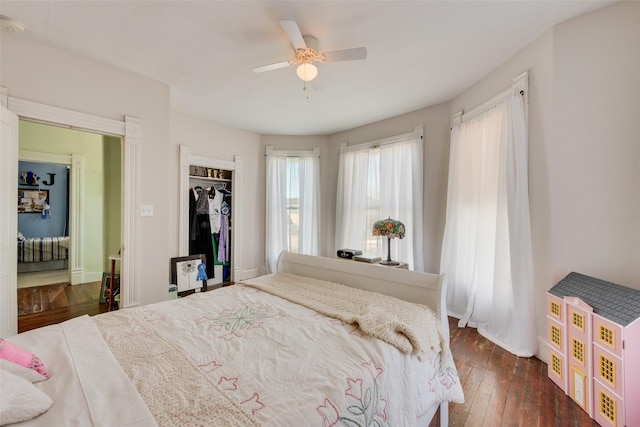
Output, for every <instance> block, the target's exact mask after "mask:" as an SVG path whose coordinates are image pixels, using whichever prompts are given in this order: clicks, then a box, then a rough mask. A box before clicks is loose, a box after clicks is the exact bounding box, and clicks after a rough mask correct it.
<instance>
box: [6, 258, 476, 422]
mask: <svg viewBox="0 0 640 427" xmlns="http://www.w3.org/2000/svg"><path fill="white" fill-rule="evenodd" d="M344 285H347V286H344ZM443 288H444V284H443V277H442V276H439V275H435V274H427V273H417V272H412V271H408V270H400V269H393V268H386V267H380V266H374V265H368V264H365V263H358V262H354V261H346V260H340V259H331V258H322V257H312V256H307V255H299V254H292V253H286V252H285V253H283V254H282V255H281V256H280V258H279V260H278V272H277V273H276V274H274V275H268V276H263V277H260V278H256V279H252V280H248V281H245V282H240V283H238V284H236V285H233V286H228V287H225V288H222V289H218V290H215V291H210V292H206V293H196V294H193V295H191V296H189V297H187V298H181V299H178V300H174V301H167V302H162V303H158V304H151V305H147V306H140V307H134V308H129V309H125V310H119V311H115V312H111V313H105V314H102V315H98V316H94V317H92V318H89V317H87V316H84V317H80V318H77V319H72V320H70V321H67V322H64V323H61V324H59V325H52V326H47V327H45V328H40V329H37V330H34V331H29V332H25V333H23V334H19V335H16V336H14V337H11V338H9V339H8V340H7V341H10V342H11V343H12V344H13V345H16V346H18V347H20V348H22V349H25V350H27V351H30V352H32V353H33V354H35V355H37V356H39V357H40V359H41V360H42V361H43V362H44V366H46V368H47V369H48V374H49V378H48V379H46V380H43V381H38V382H35V383H33V384H31V386H32V387H33V388H36V389H37V390H39V391H42V392H44V394H45V395H47V396H50V397H51V398H52V401H53V405H51V406H50V408H49V409H48V410H46V412H44V413H42V414H41V415H39V416H36V417H35V418H33V419H31V420H29V421H25V422H22V423H19V424H16V425H19V426H47V425H83V426H91V425H96V426H97V425H109V426H154V425H160V426H174V425H175V426H190V425H193V426H195V425H210V426H227V425H228V426H253V425H255V426H257V425H263V426H285V425H296V426H304V425H317V426H337V425H347V426H356V425H370V426H383V425H389V426H410V425H420V426H427V425H429V423H430V421H431V420H432V418H433V417H434V416H435V414H436V413H437V412H438V409H439V422H440V425H441V426H446V425H448V410H447V402H462V401H463V399H464V398H463V395H462V388H461V386H460V383H459V379H458V375H457V372H456V369H455V365H454V363H453V359H452V357H451V354H450V352H449V348H448V322H447V318H446V310H444V292H443V290H444V289H443ZM367 291H373V292H367ZM381 294H385V295H389V296H391V297H394V298H389V297H386V296H382V295H381ZM334 297H335V298H334ZM406 301H411V302H412V303H407V302H406ZM425 306H428V307H430V308H431V310H429V309H427V308H426V307H425ZM311 307H313V308H311ZM385 310H386V311H387V312H385ZM323 313H324V314H323ZM389 313H391V314H389ZM328 314H330V315H328ZM413 318H417V319H418V321H417V322H416V325H417V326H413V322H412V319H413ZM354 321H355V322H357V325H359V327H358V326H357V325H356V324H353V323H351V322H354ZM364 331H366V333H365V332H364ZM399 332H400V333H399ZM370 334H371V335H370ZM372 335H373V336H376V337H377V338H374V337H373V336H372ZM5 365H6V363H5ZM0 368H2V365H0ZM0 419H1V417H0ZM61 420H64V422H62V421H61Z"/></svg>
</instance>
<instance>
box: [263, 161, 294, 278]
mask: <svg viewBox="0 0 640 427" xmlns="http://www.w3.org/2000/svg"><path fill="white" fill-rule="evenodd" d="M266 185H267V194H266V196H267V203H266V207H267V211H266V218H267V229H266V236H265V237H266V247H265V255H266V264H267V272H268V273H274V272H275V271H276V262H277V261H278V255H280V252H282V251H284V250H286V249H287V247H288V239H287V230H288V221H289V217H288V215H287V157H286V156H280V155H277V154H267V182H266Z"/></svg>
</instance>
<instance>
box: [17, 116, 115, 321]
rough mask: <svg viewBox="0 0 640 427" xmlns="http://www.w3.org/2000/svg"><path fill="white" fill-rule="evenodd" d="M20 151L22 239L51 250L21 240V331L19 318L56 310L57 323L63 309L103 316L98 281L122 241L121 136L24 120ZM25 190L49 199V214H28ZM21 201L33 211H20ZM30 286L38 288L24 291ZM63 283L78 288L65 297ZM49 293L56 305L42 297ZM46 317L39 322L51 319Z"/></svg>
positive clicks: (73, 315) (43, 211)
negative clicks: (42, 242) (35, 191)
mask: <svg viewBox="0 0 640 427" xmlns="http://www.w3.org/2000/svg"><path fill="white" fill-rule="evenodd" d="M19 149H20V151H19V159H20V162H19V166H18V178H19V180H18V182H19V185H18V189H19V200H18V204H19V209H18V212H19V213H18V221H17V222H18V232H19V234H18V236H19V237H20V236H23V238H24V239H25V244H26V243H29V242H36V244H35V246H36V247H39V248H44V247H46V248H47V249H48V252H46V251H45V253H40V252H38V250H33V249H25V248H23V249H22V250H21V248H20V242H18V268H17V271H18V274H17V282H18V289H19V291H18V314H19V316H18V323H19V325H18V326H19V327H18V329H19V330H24V328H22V327H21V325H20V323H21V316H20V315H22V316H26V315H28V314H33V313H42V312H45V311H47V310H52V309H55V310H58V312H57V317H56V319H59V318H60V309H63V308H66V309H67V310H63V311H65V312H68V313H69V318H71V317H75V316H77V315H82V314H95V313H96V312H100V311H99V309H98V308H97V306H98V304H99V297H100V295H99V293H100V284H101V281H102V279H103V277H104V274H105V272H107V271H109V267H110V265H109V264H108V262H107V258H108V256H109V255H111V254H116V253H118V251H119V250H120V247H121V243H122V242H121V223H122V197H121V195H122V178H121V177H122V167H121V158H122V138H121V137H116V136H110V135H100V134H98V133H93V132H87V131H81V130H76V129H69V128H66V127H61V126H55V125H50V124H43V123H37V122H33V121H28V120H20V121H19ZM26 160H28V161H26ZM60 168H63V169H60ZM34 175H35V176H36V178H34ZM25 177H29V178H28V179H24V178H25ZM25 181H29V182H30V183H31V184H32V185H31V186H28V185H25V184H27V183H25ZM21 188H23V189H24V188H26V189H31V190H33V189H37V191H39V192H41V193H42V194H43V195H46V196H47V202H48V203H46V205H44V206H45V207H47V209H38V208H36V209H35V210H36V211H37V212H31V211H29V210H30V208H29V200H26V201H25V200H21V199H20V194H21V193H20V189H21ZM22 194H34V193H33V191H32V192H31V193H28V192H27V191H23V192H22ZM35 194H37V193H35ZM21 204H22V205H25V206H26V210H27V211H29V212H26V213H23V212H21V210H20V205H21ZM24 210H25V209H23V211H24ZM38 240H40V241H45V242H46V245H39V244H38V243H37V242H38ZM58 245H61V246H58ZM25 246H26V245H25ZM35 252H38V253H35ZM51 252H53V253H51ZM21 255H28V256H21ZM54 258H55V259H54ZM29 286H34V287H38V289H32V290H29V291H25V290H24V289H23V288H25V287H29ZM61 286H62V287H61ZM64 286H73V287H75V288H76V290H75V291H73V293H70V290H68V289H67V290H65V292H62V291H61V290H60V289H63V288H64ZM80 289H86V290H87V291H82V292H80ZM96 289H97V291H95V290H96ZM88 290H91V292H89V291H88ZM94 291H95V292H94ZM93 293H95V297H94V296H93V295H92V294H93ZM76 294H77V295H80V294H82V295H83V298H82V300H81V304H82V306H83V309H82V310H78V307H75V308H74V307H72V306H73V305H74V304H76V305H77V304H78V303H79V302H80V300H78V298H76V297H69V298H65V295H76ZM25 295H28V296H27V297H25ZM51 295H54V296H55V298H56V300H55V303H52V301H50V300H47V298H45V297H41V296H51ZM83 310H85V311H86V310H89V312H87V313H85V312H83ZM44 314H46V313H43V314H42V315H40V317H41V318H46V316H45V315H44ZM23 320H25V321H26V318H25V317H23ZM58 321H59V320H58ZM39 326H43V325H39Z"/></svg>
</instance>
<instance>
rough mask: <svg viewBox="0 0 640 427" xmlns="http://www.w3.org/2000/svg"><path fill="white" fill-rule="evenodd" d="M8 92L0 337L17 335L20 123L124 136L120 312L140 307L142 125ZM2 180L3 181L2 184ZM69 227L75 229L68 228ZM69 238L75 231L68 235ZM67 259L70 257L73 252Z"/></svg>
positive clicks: (2, 94) (1, 194) (1, 114)
mask: <svg viewBox="0 0 640 427" xmlns="http://www.w3.org/2000/svg"><path fill="white" fill-rule="evenodd" d="M7 92H8V91H7V89H6V88H3V87H0V104H2V108H0V121H1V122H2V123H1V124H2V126H0V131H1V132H0V145H1V146H2V151H3V156H0V166H2V167H1V168H0V175H2V177H3V179H2V180H0V210H2V211H3V212H6V214H7V215H6V218H7V220H6V221H5V223H4V227H0V252H1V253H2V256H1V257H0V336H2V337H5V336H10V335H13V334H16V333H17V331H18V322H17V300H16V294H17V283H16V282H17V277H16V268H15V265H16V262H17V261H16V251H15V250H14V249H13V248H14V246H13V245H15V242H16V241H15V240H14V238H15V237H14V236H15V232H16V230H17V224H16V221H15V219H16V217H15V216H14V215H13V212H15V211H16V198H15V193H14V188H15V187H14V186H13V183H14V181H13V179H14V177H15V176H16V175H17V165H18V127H19V123H18V122H19V120H18V118H19V117H20V118H23V119H29V120H34V121H37V122H41V123H55V124H58V125H60V126H65V127H69V128H75V129H85V130H88V131H90V132H97V133H103V134H105V135H115V136H119V137H122V140H121V144H122V157H121V165H122V189H123V192H122V223H121V227H122V232H121V240H122V247H121V268H120V269H121V274H120V296H121V301H120V303H119V306H120V307H131V306H135V305H137V304H138V294H139V292H138V288H139V283H138V282H137V281H136V280H135V278H136V277H137V268H136V262H135V257H136V253H137V248H138V246H139V242H138V241H137V240H136V239H135V238H134V237H135V236H136V235H137V230H138V226H137V224H136V221H135V218H134V214H135V210H134V209H136V208H137V207H138V206H139V204H140V195H139V192H138V191H137V189H138V186H139V181H140V177H139V174H138V172H137V171H138V170H139V169H140V162H141V160H140V155H141V149H140V144H141V141H142V131H143V126H142V122H141V120H140V119H138V118H136V117H133V116H124V115H123V116H122V119H121V120H114V119H109V118H105V117H100V116H95V115H92V114H87V113H81V112H76V111H72V110H67V109H64V108H59V107H54V106H51V105H46V104H42V103H39V102H34V101H27V100H25V99H20V98H14V97H11V96H7ZM5 178H6V179H5ZM71 228H73V227H71ZM71 233H72V234H73V231H72V232H71ZM71 257H72V258H74V255H73V253H72V254H71Z"/></svg>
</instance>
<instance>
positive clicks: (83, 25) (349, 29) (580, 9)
mask: <svg viewBox="0 0 640 427" xmlns="http://www.w3.org/2000/svg"><path fill="white" fill-rule="evenodd" d="M611 2H612V1H611V0H603V1H586V0H584V1H582V0H571V1H558V0H555V1H551V0H549V1H545V0H535V1H520V0H510V1H479V0H475V1H364V0H360V1H288V2H287V1H202V0H201V1H24V0H22V1H8V0H0V13H2V14H3V15H7V16H9V17H11V18H13V19H16V20H19V21H21V22H23V23H24V24H25V25H26V32H25V33H24V35H23V36H24V37H29V38H32V39H36V40H40V41H42V42H45V43H48V44H50V45H52V46H55V47H58V48H62V49H64V50H67V51H71V52H75V53H77V54H80V55H83V56H86V57H89V58H92V59H95V60H97V61H101V62H104V63H107V64H110V65H113V66H117V67H119V68H122V69H125V70H129V71H132V72H134V73H137V74H140V75H143V76H146V77H149V78H151V79H154V80H158V81H161V82H163V83H166V84H167V85H169V86H170V87H171V108H172V110H173V111H177V112H180V113H184V114H188V115H191V116H196V117H201V118H204V119H208V120H211V121H214V122H217V123H221V124H225V125H228V126H233V127H236V128H240V129H246V130H250V131H253V132H257V133H260V134H283V135H329V134H332V133H335V132H338V131H342V130H346V129H351V128H354V127H357V126H360V125H364V124H367V123H371V122H375V121H378V120H381V119H385V118H388V117H393V116H396V115H399V114H403V113H407V112H410V111H414V110H417V109H420V108H424V107H427V106H430V105H435V104H438V103H441V102H445V101H448V100H450V99H452V98H453V97H454V96H456V95H457V94H459V93H460V92H462V91H463V90H464V89H466V88H468V87H469V86H470V85H472V84H473V83H474V82H476V81H478V80H479V79H481V78H482V77H483V76H485V75H486V74H487V73H489V72H490V71H492V70H493V69H495V68H496V67H497V66H498V65H499V64H501V63H502V62H504V61H505V60H506V59H508V58H509V57H510V56H512V55H513V54H515V53H516V52H518V51H519V50H520V49H522V48H523V47H525V46H526V45H527V44H528V43H530V42H531V41H533V40H535V39H536V38H537V37H538V36H540V35H541V34H542V33H544V32H545V31H546V30H548V29H549V28H551V27H553V26H554V25H555V24H557V23H560V22H562V21H565V20H567V19H570V18H572V17H575V16H578V15H581V14H584V13H586V12H589V11H592V10H595V9H597V8H600V7H602V6H605V5H607V4H609V3H611ZM280 19H292V20H295V21H297V22H298V24H299V27H300V29H301V31H302V33H303V34H304V35H311V36H314V37H316V38H317V39H318V40H319V41H320V50H321V51H323V52H326V51H333V50H340V49H348V48H353V47H360V46H365V47H366V48H367V51H368V57H367V59H366V60H363V61H346V62H332V63H325V64H319V65H318V69H319V74H318V77H317V78H316V79H315V80H314V81H313V82H312V83H311V87H309V92H308V95H309V99H306V93H305V91H304V90H303V82H302V81H301V80H299V79H298V78H297V77H296V74H295V68H294V67H287V68H283V69H279V70H274V71H270V72H267V73H262V74H255V73H253V72H251V71H250V69H251V68H252V67H256V66H259V65H265V64H270V63H273V62H279V61H283V60H288V59H292V58H293V48H292V47H291V45H290V43H289V41H288V40H287V38H286V36H285V34H284V32H283V31H282V29H281V28H280V26H279V24H278V21H279V20H280Z"/></svg>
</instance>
